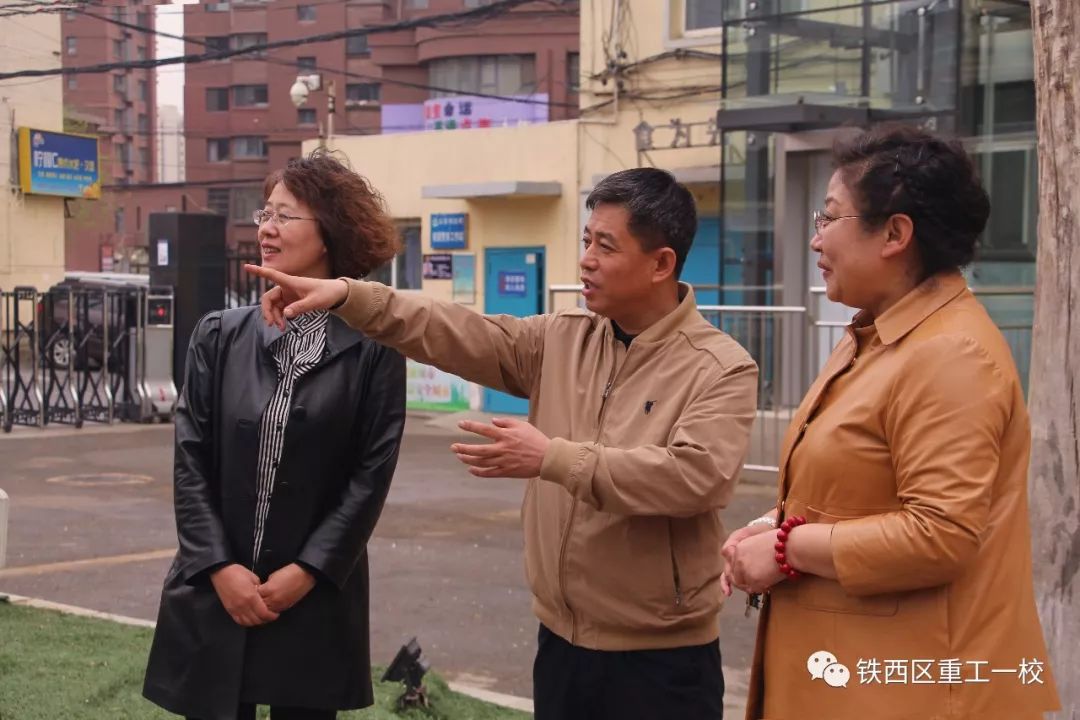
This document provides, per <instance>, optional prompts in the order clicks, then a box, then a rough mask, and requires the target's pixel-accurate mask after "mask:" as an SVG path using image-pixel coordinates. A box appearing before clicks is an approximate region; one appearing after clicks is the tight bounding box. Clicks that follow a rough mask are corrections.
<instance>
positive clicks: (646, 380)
mask: <svg viewBox="0 0 1080 720" xmlns="http://www.w3.org/2000/svg"><path fill="white" fill-rule="evenodd" d="M680 295H681V297H682V301H681V303H680V304H679V306H678V308H677V309H675V310H674V311H672V312H671V313H670V314H668V315H667V316H666V317H664V318H663V319H662V320H660V321H659V322H657V323H656V324H654V325H653V326H652V327H650V328H649V329H648V330H646V331H645V332H643V333H642V334H640V335H639V336H637V338H636V339H635V340H634V341H633V343H631V345H630V348H629V350H627V348H626V347H625V346H624V345H623V343H621V342H620V341H618V340H617V339H616V338H615V336H614V332H613V330H612V326H611V322H610V321H608V320H607V319H605V318H602V317H600V316H597V315H594V314H592V313H589V312H585V311H581V310H571V311H566V312H559V313H555V314H551V315H537V316H533V317H527V318H517V317H511V316H484V315H479V314H477V313H475V312H473V311H471V310H469V309H467V308H465V307H462V306H460V305H456V304H453V303H448V302H440V301H437V300H434V299H432V298H429V297H425V296H418V295H409V294H403V293H396V292H394V291H393V290H391V289H390V288H388V287H386V286H384V285H379V284H377V283H369V282H358V281H355V280H350V281H349V295H348V299H347V300H346V302H345V304H344V305H342V306H341V307H340V308H338V309H337V310H336V311H335V312H336V313H337V314H338V315H340V316H341V317H342V318H343V319H344V320H345V321H346V322H348V323H349V324H350V325H352V326H353V327H355V328H357V329H359V330H361V331H363V332H364V333H366V334H367V335H368V336H370V337H371V338H373V339H375V340H377V341H379V342H381V343H383V344H385V345H388V346H390V347H393V348H396V349H397V350H399V351H401V352H402V353H403V354H405V355H407V356H408V357H411V358H414V359H416V360H419V361H421V362H424V363H428V364H431V365H434V366H436V367H438V368H440V369H442V370H445V371H447V372H450V373H453V374H455V375H459V376H461V377H463V378H465V379H467V380H471V381H473V382H477V383H480V384H482V385H486V386H488V387H492V388H495V389H497V390H502V391H505V392H509V393H512V394H514V395H518V396H521V397H527V398H529V420H530V422H532V424H533V425H535V426H536V427H537V428H539V429H540V430H541V431H542V432H544V433H545V434H546V435H547V436H548V437H550V438H552V443H551V446H550V449H549V450H548V453H547V455H546V456H545V458H544V462H543V467H542V470H541V473H540V477H539V478H533V479H531V480H529V481H528V485H527V487H526V490H525V499H524V503H523V506H522V522H523V524H524V531H525V572H526V576H527V578H528V581H529V585H530V588H531V590H532V594H533V609H534V611H535V612H536V615H537V617H539V619H540V621H541V622H543V623H544V624H545V625H547V626H548V627H549V628H550V629H551V630H552V631H553V632H555V633H556V634H558V635H559V636H561V637H563V638H564V639H566V640H568V641H569V642H571V643H573V644H575V645H579V646H582V647H586V648H592V649H599V650H636V649H651V648H671V647H682V646H687V645H700V644H704V643H707V642H710V641H712V640H715V639H716V637H717V635H718V632H719V631H718V622H717V613H718V611H719V610H720V605H721V601H722V595H721V592H720V574H721V571H722V570H723V558H722V556H721V555H720V548H721V545H722V543H723V541H724V538H725V533H724V529H723V527H722V526H721V523H720V515H719V511H720V509H721V508H723V507H724V506H725V505H726V504H727V502H728V500H729V499H730V498H731V495H732V492H733V491H734V488H735V481H736V479H737V477H738V475H739V469H740V466H741V465H742V461H743V458H744V456H745V454H746V449H747V445H748V442H749V437H750V426H751V424H752V422H753V420H754V415H755V411H756V400H757V366H756V365H755V364H754V362H753V360H752V359H751V358H750V356H749V355H748V354H747V352H746V351H745V350H744V349H743V348H742V347H741V346H740V345H739V344H738V343H736V342H735V341H734V340H733V339H731V337H729V336H728V335H726V334H724V333H722V332H721V331H719V330H717V329H716V328H715V327H713V326H712V325H710V324H709V323H708V322H707V321H706V320H705V319H704V318H703V317H702V316H701V314H700V313H699V312H698V310H697V306H696V303H695V301H694V294H693V291H692V290H691V289H690V287H689V286H687V285H680Z"/></svg>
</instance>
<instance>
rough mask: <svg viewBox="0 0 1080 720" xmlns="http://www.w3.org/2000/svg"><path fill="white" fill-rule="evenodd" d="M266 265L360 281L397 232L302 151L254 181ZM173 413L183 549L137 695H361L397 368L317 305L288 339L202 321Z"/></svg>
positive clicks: (297, 716)
mask: <svg viewBox="0 0 1080 720" xmlns="http://www.w3.org/2000/svg"><path fill="white" fill-rule="evenodd" d="M264 192H265V197H266V205H265V207H264V208H263V209H262V210H257V211H256V212H255V217H254V219H255V222H256V224H257V225H258V241H259V248H260V251H261V255H262V262H263V264H264V265H266V266H267V267H272V268H274V269H276V270H279V271H281V272H285V273H289V274H291V275H303V276H306V277H313V278H336V277H354V278H359V277H362V276H364V275H366V274H368V273H369V272H371V271H372V270H374V269H375V268H377V267H379V266H381V265H383V264H384V263H386V262H387V261H389V260H391V259H392V258H393V257H394V255H395V253H396V251H397V248H398V233H397V230H396V228H395V227H394V224H393V222H392V220H391V219H390V217H389V216H388V215H387V213H386V210H385V209H384V207H383V201H382V199H381V197H380V196H379V195H378V194H377V193H376V192H375V191H374V190H373V189H372V188H371V187H370V186H369V185H368V183H367V182H366V181H365V180H364V179H363V178H362V177H360V176H359V175H357V174H356V173H354V172H352V171H351V170H349V169H348V168H346V167H345V166H344V165H342V164H341V163H340V162H338V161H337V160H335V159H334V158H333V157H331V156H330V155H327V154H325V153H321V152H316V153H315V154H313V155H311V156H310V157H308V158H304V159H297V160H293V161H290V162H289V164H288V165H287V166H286V167H285V169H284V170H281V171H278V172H275V173H274V174H272V175H271V176H270V177H269V178H267V180H266V183H265V187H264ZM187 357H188V359H187V365H186V371H185V378H184V387H183V391H182V393H181V397H180V400H179V403H178V404H177V409H176V458H175V464H174V469H175V475H174V480H175V488H174V502H175V508H176V526H177V534H178V536H179V544H180V549H179V551H178V553H177V555H176V559H175V560H174V562H173V564H172V567H171V568H170V570H169V573H168V576H167V577H166V579H165V587H164V591H163V593H162V598H161V609H160V611H159V615H158V623H157V629H156V631H155V634H154V642H153V647H152V648H151V651H150V659H149V664H148V668H147V672H146V681H145V686H144V691H143V692H144V694H145V696H146V697H147V698H149V699H150V700H152V701H153V702H155V703H157V704H158V705H160V706H162V707H164V708H165V709H167V710H170V711H172V712H175V713H178V714H180V715H184V716H186V717H188V718H198V719H199V720H253V719H254V717H255V711H256V706H257V705H269V706H271V713H272V716H273V718H274V720H323V719H328V718H334V717H336V713H337V711H338V710H342V709H349V708H360V707H365V706H367V705H370V704H371V702H372V691H371V668H370V660H369V649H368V636H369V633H368V564H367V553H366V547H367V541H368V538H369V537H370V536H371V533H372V530H373V529H374V527H375V523H376V521H377V520H378V518H379V513H380V512H381V510H382V505H383V501H384V500H385V498H386V494H387V491H388V490H389V487H390V480H391V477H392V475H393V472H394V467H395V465H396V463H397V457H398V447H399V444H400V440H401V434H402V429H403V426H404V416H405V363H404V359H403V358H402V357H401V356H400V355H398V354H397V353H396V352H394V351H392V350H388V349H386V348H384V347H382V346H379V345H377V344H375V343H374V342H372V341H370V340H368V339H367V338H366V337H364V336H363V335H361V334H360V333H359V332H357V331H355V330H353V329H351V328H349V326H348V325H346V324H345V323H344V322H343V321H342V320H340V319H338V318H337V317H334V316H331V315H329V314H328V313H327V312H325V311H321V312H314V313H309V314H306V315H301V316H299V317H297V318H294V319H293V320H292V321H291V322H290V324H289V326H288V327H287V328H286V330H285V331H281V330H279V329H277V328H272V327H268V326H267V325H266V323H264V322H262V316H261V314H260V311H259V308H258V306H255V307H245V308H239V309H234V310H226V311H224V312H214V313H210V314H209V315H207V316H206V317H204V318H203V319H202V320H201V322H200V323H199V325H198V326H197V328H196V330H195V332H194V333H193V335H192V338H191V344H190V347H189V349H188V356H187Z"/></svg>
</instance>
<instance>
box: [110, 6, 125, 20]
mask: <svg viewBox="0 0 1080 720" xmlns="http://www.w3.org/2000/svg"><path fill="white" fill-rule="evenodd" d="M112 19H113V20H123V19H124V8H122V7H114V8H113V11H112Z"/></svg>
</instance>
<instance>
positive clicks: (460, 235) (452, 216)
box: [431, 213, 468, 250]
mask: <svg viewBox="0 0 1080 720" xmlns="http://www.w3.org/2000/svg"><path fill="white" fill-rule="evenodd" d="M466 225H467V217H466V214H465V213H432V214H431V249H432V250H464V249H465V248H466V246H467V245H468V237H467V236H466V229H465V228H466Z"/></svg>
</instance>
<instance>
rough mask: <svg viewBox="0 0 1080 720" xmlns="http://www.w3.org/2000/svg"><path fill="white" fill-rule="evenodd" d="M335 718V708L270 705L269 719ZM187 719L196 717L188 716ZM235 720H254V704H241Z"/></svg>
mask: <svg viewBox="0 0 1080 720" xmlns="http://www.w3.org/2000/svg"><path fill="white" fill-rule="evenodd" d="M335 718H337V711H336V710H310V709H308V708H287V707H274V706H270V720H335ZM187 720H198V719H197V718H188V719H187ZM236 720H255V706H254V705H241V706H240V707H239V708H238V709H237V711H236Z"/></svg>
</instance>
